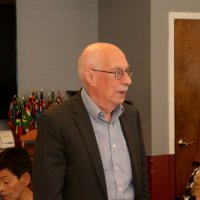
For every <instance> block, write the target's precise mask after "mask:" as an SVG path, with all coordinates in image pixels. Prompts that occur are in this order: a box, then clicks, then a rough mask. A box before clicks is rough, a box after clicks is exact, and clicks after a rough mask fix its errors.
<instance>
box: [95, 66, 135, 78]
mask: <svg viewBox="0 0 200 200" xmlns="http://www.w3.org/2000/svg"><path fill="white" fill-rule="evenodd" d="M91 70H92V71H95V72H104V73H109V74H114V75H115V79H116V80H121V79H122V78H123V77H124V73H125V72H126V73H127V74H128V76H129V78H131V77H132V75H133V71H132V69H131V68H130V67H129V68H127V69H121V68H117V70H116V71H114V72H111V71H105V70H98V69H91Z"/></svg>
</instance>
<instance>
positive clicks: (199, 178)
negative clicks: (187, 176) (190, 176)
mask: <svg viewBox="0 0 200 200" xmlns="http://www.w3.org/2000/svg"><path fill="white" fill-rule="evenodd" d="M192 195H193V196H195V197H196V200H200V171H199V172H198V173H197V174H196V175H195V177H194V184H193V186H192Z"/></svg>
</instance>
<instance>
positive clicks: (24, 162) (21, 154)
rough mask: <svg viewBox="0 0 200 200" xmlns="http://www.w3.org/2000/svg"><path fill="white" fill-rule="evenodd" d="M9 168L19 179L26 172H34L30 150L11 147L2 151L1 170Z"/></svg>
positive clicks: (0, 156) (0, 158) (0, 154)
mask: <svg viewBox="0 0 200 200" xmlns="http://www.w3.org/2000/svg"><path fill="white" fill-rule="evenodd" d="M3 169H8V170H9V171H11V172H12V173H13V174H14V175H16V176H17V178H18V179H19V178H20V177H21V176H22V175H23V174H24V173H25V172H28V173H29V174H30V176H31V174H32V161H31V159H30V157H29V155H28V152H27V151H26V150H25V149H23V148H19V147H11V148H7V149H5V150H3V151H2V152H1V153H0V170H3Z"/></svg>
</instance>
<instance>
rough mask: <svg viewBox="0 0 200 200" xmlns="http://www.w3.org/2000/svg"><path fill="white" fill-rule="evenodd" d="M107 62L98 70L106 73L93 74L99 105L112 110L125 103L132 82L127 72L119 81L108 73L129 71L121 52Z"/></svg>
mask: <svg viewBox="0 0 200 200" xmlns="http://www.w3.org/2000/svg"><path fill="white" fill-rule="evenodd" d="M107 60H108V62H106V61H107ZM107 60H106V61H105V63H103V64H102V66H101V67H100V68H97V69H98V70H101V71H106V72H100V71H93V72H92V73H93V76H94V78H95V86H94V88H95V90H94V91H95V92H94V95H95V99H96V103H97V105H100V107H103V108H106V109H107V108H108V109H110V110H112V109H113V108H115V107H116V106H117V105H119V104H121V103H123V102H124V100H125V96H126V93H127V90H128V86H129V85H130V84H131V82H132V80H131V78H130V76H129V75H128V73H127V72H124V73H123V76H122V77H121V78H120V79H119V80H118V79H116V77H115V74H114V73H107V72H116V71H117V70H119V69H121V70H123V71H126V70H127V69H128V67H129V66H128V63H127V61H126V58H125V56H124V54H122V53H121V52H120V53H118V52H116V53H113V54H111V56H110V57H109V58H108V59H107Z"/></svg>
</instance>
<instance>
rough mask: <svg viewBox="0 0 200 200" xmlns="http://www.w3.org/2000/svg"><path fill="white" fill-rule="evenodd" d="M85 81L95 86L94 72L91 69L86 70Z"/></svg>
mask: <svg viewBox="0 0 200 200" xmlns="http://www.w3.org/2000/svg"><path fill="white" fill-rule="evenodd" d="M84 79H85V81H86V82H87V83H88V84H90V85H92V86H94V84H95V76H94V72H93V71H92V70H91V69H87V70H85V72H84Z"/></svg>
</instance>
